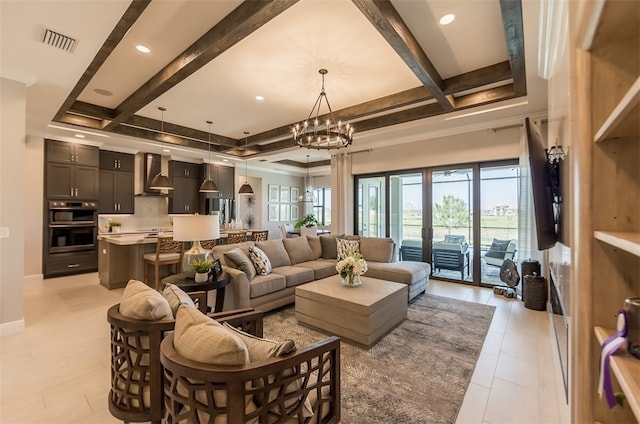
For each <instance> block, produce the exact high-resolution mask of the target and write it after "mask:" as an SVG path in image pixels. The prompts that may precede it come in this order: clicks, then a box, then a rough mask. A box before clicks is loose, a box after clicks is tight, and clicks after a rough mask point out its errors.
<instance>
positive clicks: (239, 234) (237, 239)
mask: <svg viewBox="0 0 640 424" xmlns="http://www.w3.org/2000/svg"><path fill="white" fill-rule="evenodd" d="M243 241H247V232H246V231H235V232H232V233H228V234H227V244H233V243H242V242H243Z"/></svg>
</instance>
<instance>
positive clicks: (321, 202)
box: [313, 187, 331, 226]
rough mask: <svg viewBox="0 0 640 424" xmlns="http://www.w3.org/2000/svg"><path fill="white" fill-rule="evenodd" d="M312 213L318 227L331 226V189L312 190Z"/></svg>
mask: <svg viewBox="0 0 640 424" xmlns="http://www.w3.org/2000/svg"><path fill="white" fill-rule="evenodd" d="M313 213H314V214H315V215H316V218H318V222H319V223H320V225H324V226H327V225H331V188H330V187H323V188H314V189H313Z"/></svg>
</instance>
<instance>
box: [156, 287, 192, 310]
mask: <svg viewBox="0 0 640 424" xmlns="http://www.w3.org/2000/svg"><path fill="white" fill-rule="evenodd" d="M162 296H164V298H165V299H167V302H169V306H170V307H171V312H172V313H173V316H174V317H175V316H176V313H178V308H179V307H180V305H186V306H191V307H194V308H195V307H196V305H195V303H193V299H191V296H189V295H188V294H187V293H185V292H184V290H182V289H181V288H180V287H178V286H176V285H175V284H167V285H166V286H165V288H164V290H162Z"/></svg>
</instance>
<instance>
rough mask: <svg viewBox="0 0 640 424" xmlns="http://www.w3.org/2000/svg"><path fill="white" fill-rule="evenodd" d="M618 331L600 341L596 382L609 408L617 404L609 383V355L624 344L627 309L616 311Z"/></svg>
mask: <svg viewBox="0 0 640 424" xmlns="http://www.w3.org/2000/svg"><path fill="white" fill-rule="evenodd" d="M617 330H618V332H617V333H616V334H614V335H613V336H611V337H609V338H608V339H607V340H605V341H604V342H603V343H602V350H601V352H600V381H599V383H598V394H599V395H600V399H602V393H603V392H604V393H605V394H606V396H607V403H608V404H609V408H613V407H614V406H616V405H617V404H618V402H617V400H616V397H615V395H614V393H613V384H612V383H611V369H610V365H609V362H610V358H611V355H613V354H614V353H616V351H617V350H618V349H619V348H620V346H622V345H623V344H625V342H626V341H627V311H625V310H624V309H621V310H620V311H619V312H618V324H617Z"/></svg>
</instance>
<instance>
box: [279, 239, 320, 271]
mask: <svg viewBox="0 0 640 424" xmlns="http://www.w3.org/2000/svg"><path fill="white" fill-rule="evenodd" d="M282 242H283V244H284V248H285V250H286V251H287V254H288V255H289V259H290V260H291V265H295V264H297V263H300V262H307V261H312V260H313V259H314V254H313V250H311V246H309V242H308V241H307V238H306V237H295V238H290V239H284V240H283V241H282Z"/></svg>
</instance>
